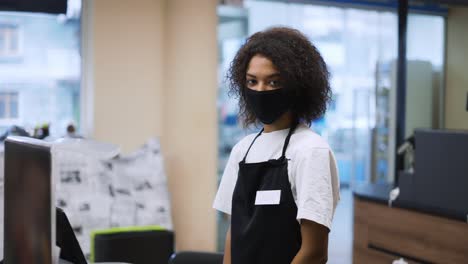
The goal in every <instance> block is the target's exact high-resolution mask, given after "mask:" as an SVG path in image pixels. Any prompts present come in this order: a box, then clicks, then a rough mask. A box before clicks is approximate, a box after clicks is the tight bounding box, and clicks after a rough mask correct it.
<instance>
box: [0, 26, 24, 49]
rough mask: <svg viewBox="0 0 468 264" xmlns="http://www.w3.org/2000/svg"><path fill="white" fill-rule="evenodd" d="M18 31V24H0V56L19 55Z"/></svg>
mask: <svg viewBox="0 0 468 264" xmlns="http://www.w3.org/2000/svg"><path fill="white" fill-rule="evenodd" d="M19 38H20V32H19V27H18V25H15V24H8V23H4V24H0V57H14V56H19V55H20V39H19Z"/></svg>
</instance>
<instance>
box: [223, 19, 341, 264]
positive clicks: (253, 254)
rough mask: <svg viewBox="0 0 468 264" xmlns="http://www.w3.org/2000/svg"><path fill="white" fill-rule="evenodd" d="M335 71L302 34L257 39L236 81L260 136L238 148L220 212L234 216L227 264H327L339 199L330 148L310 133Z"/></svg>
mask: <svg viewBox="0 0 468 264" xmlns="http://www.w3.org/2000/svg"><path fill="white" fill-rule="evenodd" d="M328 77H329V73H328V70H327V66H326V64H325V62H324V60H323V58H322V57H321V55H320V53H319V52H318V51H317V49H316V48H315V47H314V46H313V45H312V44H311V43H310V41H309V40H308V39H307V38H306V37H305V36H304V35H303V34H302V33H300V32H299V31H297V30H294V29H290V28H284V27H276V28H270V29H268V30H265V31H262V32H258V33H255V34H254V35H252V36H251V37H250V38H248V39H247V41H246V43H245V44H244V45H243V46H242V47H241V48H240V50H239V51H238V53H237V55H236V57H235V58H234V61H233V62H232V64H231V68H230V71H229V74H228V79H229V81H230V89H231V92H233V93H235V94H236V95H238V97H239V106H240V116H241V118H242V119H243V122H244V125H246V126H248V125H251V124H255V123H257V122H261V123H262V124H263V129H262V130H261V131H260V132H259V133H258V134H252V135H249V136H246V137H245V138H244V139H242V140H241V141H240V142H238V143H237V144H236V145H235V146H234V148H233V149H232V152H231V155H230V158H229V161H228V163H227V165H226V168H225V170H224V174H223V178H222V181H221V184H220V186H219V190H218V193H217V195H216V199H215V201H214V208H216V209H217V210H220V211H222V212H224V213H227V214H230V215H231V226H230V228H229V231H228V233H227V235H226V248H225V256H224V263H225V264H231V263H232V264H276V263H277V264H290V263H292V264H314V263H326V262H327V251H328V233H329V231H330V228H331V223H332V218H333V214H334V211H335V208H336V205H337V202H338V200H339V180H338V173H337V168H336V163H335V159H334V156H333V153H332V151H331V150H330V147H329V145H328V144H327V142H326V141H325V140H323V139H322V138H321V137H320V136H319V135H317V134H316V133H314V132H313V131H312V130H311V129H310V128H309V125H310V123H311V122H312V121H313V120H314V119H317V118H319V117H321V116H322V115H323V114H324V112H325V110H326V106H327V103H328V101H329V100H330V97H331V89H330V85H329V81H328Z"/></svg>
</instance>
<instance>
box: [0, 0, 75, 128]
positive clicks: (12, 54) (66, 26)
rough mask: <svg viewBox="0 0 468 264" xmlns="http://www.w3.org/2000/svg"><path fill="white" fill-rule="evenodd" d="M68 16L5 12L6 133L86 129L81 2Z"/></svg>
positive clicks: (2, 88)
mask: <svg viewBox="0 0 468 264" xmlns="http://www.w3.org/2000/svg"><path fill="white" fill-rule="evenodd" d="M68 9H69V10H68V12H67V14H62V15H55V14H54V15H53V14H43V13H28V12H10V11H0V120H1V121H0V134H2V133H3V132H4V131H6V129H8V128H9V127H11V126H13V125H16V126H20V127H23V128H24V129H25V130H26V131H28V132H30V133H33V131H34V128H35V127H36V126H42V125H43V124H50V135H51V136H53V137H59V136H63V135H65V134H66V127H67V125H69V124H74V125H75V126H76V127H77V129H78V131H80V123H81V117H80V100H81V0H69V4H68Z"/></svg>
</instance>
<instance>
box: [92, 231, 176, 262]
mask: <svg viewBox="0 0 468 264" xmlns="http://www.w3.org/2000/svg"><path fill="white" fill-rule="evenodd" d="M173 253H174V233H173V232H172V231H168V230H165V229H164V228H162V227H160V226H142V227H119V228H110V229H105V230H96V231H93V232H92V233H91V256H90V260H91V262H128V263H132V264H159V263H161V264H166V263H167V262H168V261H169V258H170V257H171V255H172V254H173Z"/></svg>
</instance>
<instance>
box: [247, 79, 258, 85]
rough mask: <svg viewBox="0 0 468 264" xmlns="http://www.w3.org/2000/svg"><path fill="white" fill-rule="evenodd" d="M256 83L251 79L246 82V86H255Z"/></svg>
mask: <svg viewBox="0 0 468 264" xmlns="http://www.w3.org/2000/svg"><path fill="white" fill-rule="evenodd" d="M256 83H257V81H256V80H252V79H250V80H247V85H248V86H252V85H255V84H256Z"/></svg>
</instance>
